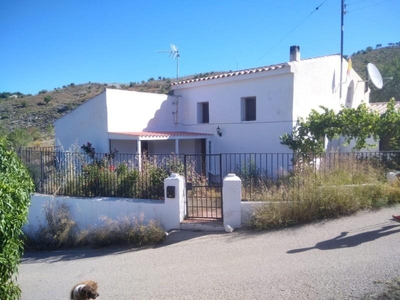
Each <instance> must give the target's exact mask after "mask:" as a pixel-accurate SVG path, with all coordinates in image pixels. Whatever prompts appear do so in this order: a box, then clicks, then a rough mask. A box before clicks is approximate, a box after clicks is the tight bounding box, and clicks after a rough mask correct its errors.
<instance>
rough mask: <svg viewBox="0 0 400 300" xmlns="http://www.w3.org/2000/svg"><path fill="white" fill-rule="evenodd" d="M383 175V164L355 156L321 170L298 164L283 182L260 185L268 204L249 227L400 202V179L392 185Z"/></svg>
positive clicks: (279, 224)
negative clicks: (384, 179)
mask: <svg viewBox="0 0 400 300" xmlns="http://www.w3.org/2000/svg"><path fill="white" fill-rule="evenodd" d="M325 163H329V164H331V163H332V162H329V161H326V162H325ZM383 174H384V172H383V169H382V168H381V167H379V166H376V165H374V164H372V163H370V162H368V161H357V160H354V159H347V160H346V161H342V162H341V163H337V164H335V165H331V166H330V167H329V168H327V167H326V165H321V167H320V169H319V170H315V169H313V168H309V167H307V166H297V168H296V170H295V171H294V172H293V173H292V174H290V175H288V177H287V178H286V179H285V180H284V181H282V184H281V185H276V186H272V187H271V186H268V187H266V186H264V187H259V191H261V193H262V200H263V201H268V203H266V204H265V205H263V206H261V207H259V208H258V209H256V211H255V213H254V214H253V216H252V218H251V219H250V221H249V226H250V227H251V228H253V229H257V230H262V229H268V228H273V227H287V226H291V225H295V224H301V223H307V222H313V221H317V220H322V219H327V218H336V217H339V216H343V215H349V214H352V213H355V212H357V211H359V210H363V209H377V208H380V207H383V206H385V205H391V204H395V203H400V182H395V183H392V184H388V183H386V182H384V181H383V178H384V177H383Z"/></svg>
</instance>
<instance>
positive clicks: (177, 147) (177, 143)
mask: <svg viewBox="0 0 400 300" xmlns="http://www.w3.org/2000/svg"><path fill="white" fill-rule="evenodd" d="M175 154H179V140H178V139H176V140H175Z"/></svg>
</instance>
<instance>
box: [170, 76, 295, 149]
mask: <svg viewBox="0 0 400 300" xmlns="http://www.w3.org/2000/svg"><path fill="white" fill-rule="evenodd" d="M174 89H175V91H174V93H175V95H181V96H182V97H181V98H180V105H179V120H180V122H181V123H182V125H183V128H184V130H186V131H193V132H203V133H210V134H214V135H215V137H214V139H213V141H212V153H239V152H285V151H286V152H288V149H287V148H286V147H284V146H282V145H281V144H280V142H279V136H280V135H282V134H283V133H285V132H288V131H290V130H291V129H292V110H293V107H292V95H293V75H292V74H291V73H289V68H283V69H279V70H273V71H266V72H260V73H255V74H249V75H243V76H237V77H236V78H233V77H229V78H223V79H218V80H209V81H205V82H196V83H188V84H183V85H180V86H177V87H175V88H174ZM243 97H256V120H255V121H242V119H241V116H242V113H241V107H242V105H241V99H242V98H243ZM200 102H209V123H206V124H204V123H198V122H197V120H198V114H197V108H198V103H200ZM218 126H219V127H220V129H221V132H222V136H221V137H219V136H217V135H216V128H217V127H218ZM207 147H208V146H207Z"/></svg>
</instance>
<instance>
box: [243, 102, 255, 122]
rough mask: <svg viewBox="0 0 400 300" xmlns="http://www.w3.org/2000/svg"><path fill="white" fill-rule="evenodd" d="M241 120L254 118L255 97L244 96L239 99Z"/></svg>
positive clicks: (252, 119) (253, 119)
mask: <svg viewBox="0 0 400 300" xmlns="http://www.w3.org/2000/svg"><path fill="white" fill-rule="evenodd" d="M241 106H242V121H255V120H256V97H245V98H242V99H241Z"/></svg>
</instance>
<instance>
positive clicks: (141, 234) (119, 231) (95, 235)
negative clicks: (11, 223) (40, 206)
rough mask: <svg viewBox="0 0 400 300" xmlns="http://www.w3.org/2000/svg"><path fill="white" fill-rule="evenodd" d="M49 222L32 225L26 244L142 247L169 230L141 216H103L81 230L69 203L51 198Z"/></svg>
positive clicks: (37, 246) (34, 246)
mask: <svg viewBox="0 0 400 300" xmlns="http://www.w3.org/2000/svg"><path fill="white" fill-rule="evenodd" d="M44 212H45V218H46V223H45V224H39V226H38V227H37V228H30V230H29V233H26V234H25V248H26V249H28V250H54V249H59V248H69V247H82V246H89V247H94V248H98V247H105V246H111V245H129V246H133V247H140V246H145V245H151V244H155V243H157V242H160V241H161V240H162V239H163V238H164V237H165V235H166V234H165V230H164V229H163V228H162V227H161V225H160V223H159V222H157V221H156V220H152V221H150V222H148V223H146V222H144V217H143V215H142V216H140V217H138V218H137V217H135V216H125V217H121V218H119V219H117V220H114V219H110V218H108V217H105V216H103V217H101V218H100V220H101V221H102V225H100V226H97V227H93V228H91V229H89V230H80V229H79V227H78V226H77V224H76V222H75V221H74V220H73V218H72V217H71V214H70V210H69V207H68V206H67V205H66V204H65V203H61V204H60V203H58V202H57V201H52V202H48V203H46V204H45V206H44Z"/></svg>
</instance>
